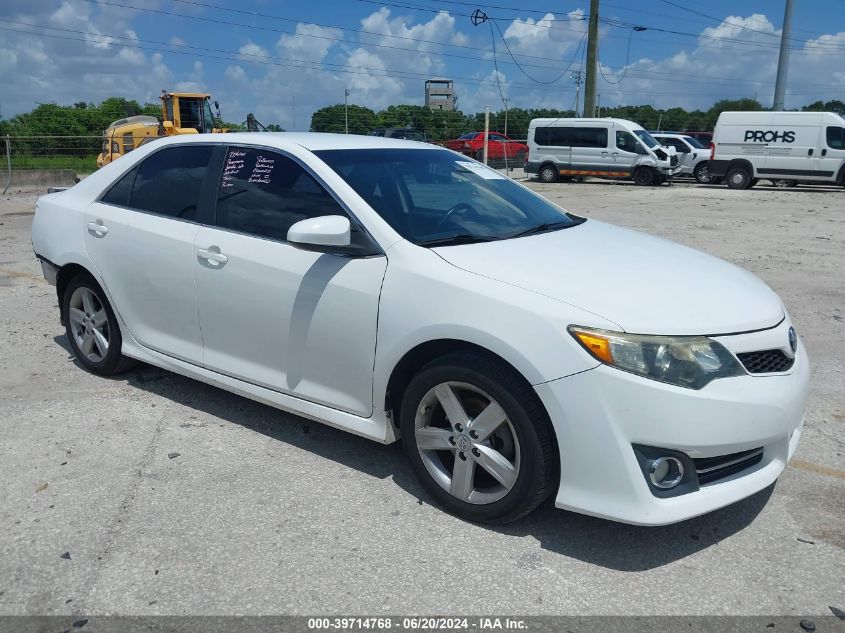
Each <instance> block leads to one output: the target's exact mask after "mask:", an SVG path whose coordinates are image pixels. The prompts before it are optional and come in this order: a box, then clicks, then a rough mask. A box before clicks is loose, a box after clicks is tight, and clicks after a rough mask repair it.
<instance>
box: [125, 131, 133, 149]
mask: <svg viewBox="0 0 845 633" xmlns="http://www.w3.org/2000/svg"><path fill="white" fill-rule="evenodd" d="M133 149H135V137H134V136H132V133H131V132H129V133H127V134H124V135H123V151H124V152H131V151H132V150H133Z"/></svg>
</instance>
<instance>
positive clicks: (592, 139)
mask: <svg viewBox="0 0 845 633" xmlns="http://www.w3.org/2000/svg"><path fill="white" fill-rule="evenodd" d="M568 132H569V135H570V144H571V147H572V153H571V163H572V164H571V170H572V173H573V174H575V175H577V174H579V173H580V174H583V175H587V176H589V175H597V176H604V175H609V174H610V172H612V171H614V169H613V167H612V165H613V159H612V158H611V156H610V148H609V147H608V139H609V134H608V128H607V127H598V126H580V125H579V126H573V127H571V128H568Z"/></svg>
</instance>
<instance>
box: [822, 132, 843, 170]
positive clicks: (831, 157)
mask: <svg viewBox="0 0 845 633" xmlns="http://www.w3.org/2000/svg"><path fill="white" fill-rule="evenodd" d="M823 136H824V141H825V142H824V144H823V145H822V149H821V151H820V152H819V158H818V161H817V163H816V169H817V170H818V171H819V172H820V176H822V177H824V178H825V179H828V178H836V177H837V176H838V175H839V170H840V169H841V168H842V166H843V165H845V127H842V126H839V125H827V126H825V128H824V131H823Z"/></svg>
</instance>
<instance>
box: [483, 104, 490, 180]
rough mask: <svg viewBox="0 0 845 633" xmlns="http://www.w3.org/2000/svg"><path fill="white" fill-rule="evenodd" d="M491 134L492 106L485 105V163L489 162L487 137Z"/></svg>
mask: <svg viewBox="0 0 845 633" xmlns="http://www.w3.org/2000/svg"><path fill="white" fill-rule="evenodd" d="M489 136H490V106H484V164H485V165H486V164H487V138H488V137H489Z"/></svg>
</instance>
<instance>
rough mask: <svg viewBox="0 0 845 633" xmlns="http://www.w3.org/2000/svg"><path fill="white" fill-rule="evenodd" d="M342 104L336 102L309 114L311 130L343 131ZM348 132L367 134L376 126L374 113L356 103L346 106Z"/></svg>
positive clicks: (343, 116) (343, 114)
mask: <svg viewBox="0 0 845 633" xmlns="http://www.w3.org/2000/svg"><path fill="white" fill-rule="evenodd" d="M345 114H347V113H346V112H345V111H344V105H343V104H342V103H341V104H338V105H333V106H328V107H326V108H320V109H319V110H315V111H314V114H312V115H311V131H312V132H343V131H344V130H345V121H346V120H345ZM348 116H349V132H350V134H367V133H368V132H369V131H370V130H372V129H373V128H374V127H377V126H376V113H375V112H373V111H372V110H370V109H369V108H365V107H363V106H358V105H351V104H350V105H349V106H348Z"/></svg>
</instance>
